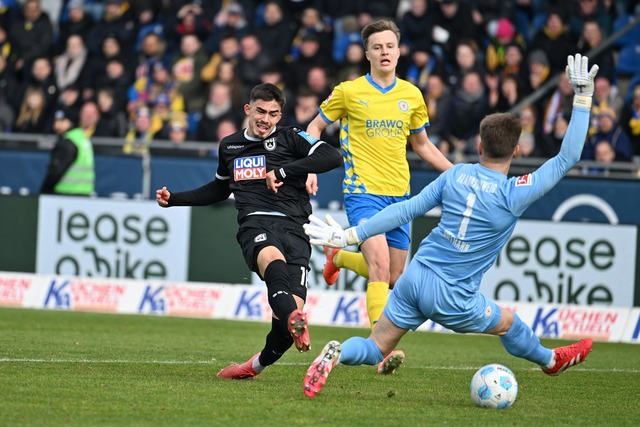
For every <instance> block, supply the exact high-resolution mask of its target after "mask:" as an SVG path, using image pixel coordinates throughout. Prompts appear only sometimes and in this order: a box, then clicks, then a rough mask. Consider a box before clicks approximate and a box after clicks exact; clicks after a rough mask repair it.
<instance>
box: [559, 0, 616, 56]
mask: <svg viewBox="0 0 640 427" xmlns="http://www.w3.org/2000/svg"><path fill="white" fill-rule="evenodd" d="M604 3H605V1H604V0H579V1H577V2H574V4H575V9H574V11H573V13H571V14H570V15H569V27H570V28H571V31H572V32H573V35H574V36H575V37H576V38H577V37H580V35H581V34H582V33H583V28H584V25H585V23H586V22H587V21H595V22H597V24H598V26H599V27H600V29H601V30H602V33H603V35H604V36H605V37H607V36H608V35H609V34H611V27H612V23H611V16H610V15H609V13H608V12H607V10H606V8H605V5H604ZM594 63H596V64H597V62H594Z"/></svg>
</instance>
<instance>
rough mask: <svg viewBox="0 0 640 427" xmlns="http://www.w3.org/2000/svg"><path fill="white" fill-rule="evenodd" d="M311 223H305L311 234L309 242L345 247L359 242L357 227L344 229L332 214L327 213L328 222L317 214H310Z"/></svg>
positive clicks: (308, 234) (306, 229) (306, 231)
mask: <svg viewBox="0 0 640 427" xmlns="http://www.w3.org/2000/svg"><path fill="white" fill-rule="evenodd" d="M309 221H310V223H309V224H304V225H303V227H304V232H305V233H306V234H307V236H309V242H310V243H311V244H312V245H316V246H329V247H331V248H344V247H345V246H349V245H354V244H356V243H358V236H357V235H356V230H355V227H351V228H348V229H346V230H343V229H342V227H341V226H340V224H338V223H337V222H336V220H334V219H333V218H332V217H331V215H327V222H324V221H322V220H321V219H320V218H318V217H317V216H315V215H309Z"/></svg>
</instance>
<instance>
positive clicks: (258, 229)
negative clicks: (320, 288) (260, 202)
mask: <svg viewBox="0 0 640 427" xmlns="http://www.w3.org/2000/svg"><path fill="white" fill-rule="evenodd" d="M236 239H237V240H238V243H239V244H240V247H241V248H242V254H243V255H244V260H245V262H246V263H247V266H249V268H250V269H251V271H254V272H256V273H258V262H257V261H258V253H259V252H260V250H261V249H262V248H264V247H265V246H275V247H276V248H278V250H279V251H280V252H282V254H283V255H284V259H285V261H286V262H287V264H290V265H295V266H297V268H298V269H299V270H300V271H303V270H304V273H298V274H297V275H296V277H297V278H298V279H300V281H301V282H302V281H304V282H305V283H304V285H305V289H306V273H307V271H308V270H309V258H311V245H310V244H309V238H308V237H307V235H306V234H305V233H304V228H302V226H301V225H300V224H298V223H296V222H294V221H292V220H290V219H289V218H286V217H279V216H268V215H260V216H258V215H256V216H249V217H247V218H246V219H245V221H243V222H242V223H241V224H240V227H239V228H238V234H237V235H236ZM301 267H302V268H301ZM291 271H292V269H291V268H290V269H289V272H290V273H291ZM258 274H259V273H258ZM301 274H304V276H303V277H302V276H301ZM292 278H293V277H292Z"/></svg>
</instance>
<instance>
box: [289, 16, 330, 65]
mask: <svg viewBox="0 0 640 427" xmlns="http://www.w3.org/2000/svg"><path fill="white" fill-rule="evenodd" d="M308 35H312V36H315V37H316V38H317V39H318V43H319V44H320V49H319V55H320V56H321V57H322V58H326V59H329V58H330V57H331V34H330V33H329V31H328V30H327V28H326V25H325V23H324V21H323V20H322V15H321V14H320V10H319V9H318V8H317V7H313V6H312V7H306V8H305V9H304V10H303V11H302V14H301V16H300V28H299V29H298V31H297V33H296V34H295V36H294V37H293V41H292V42H291V50H290V52H289V55H287V61H297V60H298V59H299V57H300V47H301V44H302V41H303V40H304V38H305V36H308Z"/></svg>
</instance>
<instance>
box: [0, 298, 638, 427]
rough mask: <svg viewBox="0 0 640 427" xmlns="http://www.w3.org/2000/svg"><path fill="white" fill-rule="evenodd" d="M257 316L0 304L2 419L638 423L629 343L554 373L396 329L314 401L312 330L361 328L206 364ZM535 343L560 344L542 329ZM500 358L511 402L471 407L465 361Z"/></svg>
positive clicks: (472, 340) (237, 352)
mask: <svg viewBox="0 0 640 427" xmlns="http://www.w3.org/2000/svg"><path fill="white" fill-rule="evenodd" d="M268 328H269V325H268V324H266V323H253V322H232V321H219V320H205V319H183V318H170V317H154V316H126V315H110V314H93V313H75V312H64V311H39V310H23V309H7V308H3V309H0V331H1V332H0V396H2V397H1V399H0V425H2V426H22V425H28V426H36V425H37V426H57V425H70V426H75V425H78V426H96V425H113V426H125V425H126V426H163V425H167V426H188V425H220V426H235V425H238V426H278V427H281V426H304V425H332V426H372V425H380V426H385V427H388V426H413V425H416V426H417V425H456V426H457V425H464V426H472V425H477V426H495V425H515V426H529V425H530V426H540V425H545V426H550V425H563V426H567V425H588V426H590V425H594V426H597V425H607V426H612V425H615V426H618V425H630V426H631V425H633V426H637V425H640V409H639V404H638V396H639V392H640V346H638V345H626V344H609V343H596V344H595V345H594V350H593V352H592V353H591V355H590V356H589V359H588V361H587V362H586V363H585V364H583V365H580V366H579V367H577V368H573V369H570V370H569V371H568V372H565V373H564V374H562V375H560V376H559V377H548V376H546V375H544V374H543V373H542V372H541V371H540V370H539V369H538V368H536V367H535V366H534V365H533V364H531V363H528V362H526V361H523V360H519V359H516V358H514V357H512V356H510V355H508V354H507V353H506V352H505V351H504V349H503V348H502V345H501V344H500V342H499V340H498V339H497V338H494V337H482V336H462V335H454V334H436V333H426V332H417V333H410V334H408V335H407V336H405V338H404V339H403V340H402V342H401V346H400V348H402V349H404V350H405V352H406V354H407V361H406V362H405V365H404V366H403V367H402V368H401V369H400V370H399V371H398V372H397V373H396V374H394V375H392V376H378V375H376V374H375V372H376V368H375V367H372V366H359V367H347V366H338V367H337V368H336V369H335V370H334V371H333V372H332V374H331V377H330V378H329V381H328V383H327V386H326V387H325V389H324V390H323V391H322V393H321V394H319V395H318V396H317V397H315V398H314V399H308V398H307V397H305V396H304V395H303V392H302V379H303V377H304V374H305V372H306V370H307V367H308V365H309V364H310V363H311V362H312V360H313V359H314V358H315V357H316V355H317V353H318V352H319V351H320V350H321V349H322V347H323V345H324V344H325V343H326V341H328V340H330V339H337V340H340V341H343V340H344V339H346V338H348V337H349V336H351V335H354V334H357V335H363V336H366V335H367V330H364V329H347V328H330V327H320V326H313V325H311V329H310V332H311V340H312V346H313V347H312V350H311V351H310V352H308V353H304V354H300V353H298V352H296V351H295V349H293V350H290V351H289V352H287V354H286V355H285V356H284V357H283V358H282V359H281V360H280V361H279V362H278V363H277V364H276V365H274V366H271V367H269V368H268V369H267V370H266V371H265V372H264V373H263V374H261V375H260V376H258V377H256V378H255V379H254V380H251V381H229V380H220V379H218V378H216V373H217V372H218V371H219V370H220V369H221V368H223V367H225V366H227V365H228V364H229V363H234V362H244V361H245V360H246V359H248V358H249V357H250V356H252V355H253V354H255V353H256V352H257V351H258V350H260V348H261V347H262V345H263V343H264V337H265V334H266V333H267V331H268ZM544 343H545V344H546V345H549V346H557V345H563V344H565V343H566V342H562V341H551V340H545V341H544ZM488 363H501V364H504V365H506V366H508V367H509V368H511V369H512V370H513V371H514V373H515V375H516V378H517V380H518V383H519V395H518V398H517V400H516V402H515V404H514V406H512V407H511V408H509V409H508V410H506V411H496V410H488V409H479V408H476V407H475V406H474V405H473V404H472V402H471V399H470V397H469V382H470V380H471V377H472V376H473V373H474V372H475V371H476V369H478V368H479V367H481V366H483V365H485V364H488Z"/></svg>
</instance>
